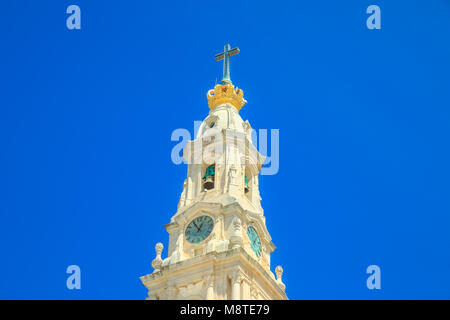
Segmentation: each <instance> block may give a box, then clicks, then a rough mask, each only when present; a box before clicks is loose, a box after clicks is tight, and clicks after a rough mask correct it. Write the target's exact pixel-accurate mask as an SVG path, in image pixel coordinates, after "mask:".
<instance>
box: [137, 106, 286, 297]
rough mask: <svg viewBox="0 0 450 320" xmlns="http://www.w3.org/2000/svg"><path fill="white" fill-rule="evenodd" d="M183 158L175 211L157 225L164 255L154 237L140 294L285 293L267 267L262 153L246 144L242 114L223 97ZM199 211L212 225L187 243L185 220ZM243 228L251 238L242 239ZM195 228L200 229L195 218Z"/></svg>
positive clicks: (248, 129)
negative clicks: (209, 184) (208, 182)
mask: <svg viewBox="0 0 450 320" xmlns="http://www.w3.org/2000/svg"><path fill="white" fill-rule="evenodd" d="M183 157H184V159H185V160H186V162H187V163H188V170H187V178H186V180H185V182H184V184H183V190H182V193H181V196H180V201H179V203H178V209H177V212H176V213H175V214H174V215H173V217H172V218H171V220H170V223H169V224H167V225H166V226H165V227H166V230H167V231H168V233H169V248H168V254H167V258H165V259H162V257H161V252H162V251H163V248H162V244H160V243H158V244H157V246H156V258H155V259H154V260H153V262H152V266H153V268H154V271H153V273H152V274H149V275H146V276H143V277H141V280H142V282H143V284H144V285H145V286H146V287H147V289H148V298H147V299H228V300H230V299H233V300H239V299H246V300H252V299H255V300H258V299H287V296H286V294H285V285H284V284H283V283H282V281H281V275H282V273H283V269H282V268H281V267H277V269H276V273H277V277H275V276H274V274H273V273H272V271H271V269H270V268H271V266H270V254H271V253H272V252H273V251H274V250H275V246H274V244H273V243H272V239H271V237H270V235H269V232H268V230H267V228H266V223H265V217H264V212H263V209H262V207H261V203H260V202H261V197H260V194H259V182H258V175H259V170H260V168H261V166H262V164H263V162H264V157H263V156H261V155H260V154H259V152H258V151H257V150H256V148H255V147H254V146H253V144H252V141H251V126H250V124H249V123H248V121H245V122H244V121H243V120H242V118H241V117H240V115H239V112H238V110H237V108H236V107H235V106H234V105H233V104H231V103H221V104H219V105H217V106H214V107H213V108H212V109H211V110H210V113H209V115H208V117H207V118H206V119H205V120H204V121H203V123H202V125H201V127H200V129H199V132H198V135H197V137H196V139H195V140H193V141H190V142H188V144H187V145H186V147H185V149H184V154H183ZM211 165H214V187H213V188H211V189H209V190H206V189H205V187H204V186H205V179H204V177H205V171H206V168H207V167H208V166H211ZM245 181H247V187H246V183H245ZM203 216H207V217H210V218H211V219H212V221H213V222H214V223H213V227H212V229H211V230H206V231H205V232H203V234H202V236H204V237H205V238H204V239H202V240H201V241H197V242H195V243H192V242H191V241H188V239H187V237H186V234H187V232H188V233H189V231H187V227H188V225H189V224H190V223H191V222H192V221H193V220H194V219H196V218H198V217H203ZM204 219H208V220H209V218H204ZM209 221H210V220H209ZM249 227H252V228H253V229H254V230H255V231H256V235H257V238H258V239H256V238H254V239H252V240H251V239H250V236H251V235H250V234H249V233H248V228H249ZM196 228H197V230H196V231H198V232H200V231H201V228H202V224H200V226H198V225H196ZM199 230H200V231H199ZM195 234H196V236H197V233H195ZM251 241H253V244H252V243H251ZM252 245H253V246H252ZM258 250H259V251H258Z"/></svg>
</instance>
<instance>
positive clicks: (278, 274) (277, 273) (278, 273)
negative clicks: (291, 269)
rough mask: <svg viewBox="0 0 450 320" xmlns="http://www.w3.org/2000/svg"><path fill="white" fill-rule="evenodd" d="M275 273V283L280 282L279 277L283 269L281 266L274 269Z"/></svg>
mask: <svg viewBox="0 0 450 320" xmlns="http://www.w3.org/2000/svg"><path fill="white" fill-rule="evenodd" d="M275 273H276V275H277V281H281V277H282V276H283V268H282V267H281V266H277V267H276V268H275Z"/></svg>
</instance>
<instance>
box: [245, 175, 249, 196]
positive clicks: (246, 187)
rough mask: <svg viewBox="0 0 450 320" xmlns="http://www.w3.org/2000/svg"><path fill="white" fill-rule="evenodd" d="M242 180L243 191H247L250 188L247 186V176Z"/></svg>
mask: <svg viewBox="0 0 450 320" xmlns="http://www.w3.org/2000/svg"><path fill="white" fill-rule="evenodd" d="M244 182H245V184H244V191H245V193H247V192H248V191H249V190H250V188H249V187H248V181H247V176H245V177H244Z"/></svg>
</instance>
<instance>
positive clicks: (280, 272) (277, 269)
mask: <svg viewBox="0 0 450 320" xmlns="http://www.w3.org/2000/svg"><path fill="white" fill-rule="evenodd" d="M275 273H276V275H277V282H278V285H279V286H280V287H281V288H282V289H283V290H284V289H285V288H286V286H285V284H284V283H283V281H281V277H282V276H283V268H282V267H281V266H277V267H276V268H275Z"/></svg>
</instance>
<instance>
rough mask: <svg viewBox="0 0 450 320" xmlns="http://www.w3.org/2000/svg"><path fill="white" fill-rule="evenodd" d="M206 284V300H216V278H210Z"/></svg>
mask: <svg viewBox="0 0 450 320" xmlns="http://www.w3.org/2000/svg"><path fill="white" fill-rule="evenodd" d="M205 283H206V300H213V299H214V278H213V276H212V275H210V276H208V277H207V278H206V280H205Z"/></svg>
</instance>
